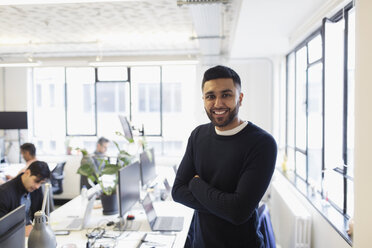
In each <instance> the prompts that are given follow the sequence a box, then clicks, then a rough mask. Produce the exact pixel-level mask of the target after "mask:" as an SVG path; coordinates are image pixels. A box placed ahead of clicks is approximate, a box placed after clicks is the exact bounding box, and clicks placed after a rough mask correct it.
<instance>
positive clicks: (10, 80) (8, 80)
mask: <svg viewBox="0 0 372 248" xmlns="http://www.w3.org/2000/svg"><path fill="white" fill-rule="evenodd" d="M0 96H1V101H0V108H1V109H2V110H3V111H27V68H6V69H4V68H3V69H2V70H1V73H0Z"/></svg>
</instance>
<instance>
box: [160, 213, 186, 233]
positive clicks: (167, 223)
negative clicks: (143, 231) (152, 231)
mask: <svg viewBox="0 0 372 248" xmlns="http://www.w3.org/2000/svg"><path fill="white" fill-rule="evenodd" d="M182 226H183V218H180V217H170V216H169V217H168V216H162V217H158V218H157V219H156V223H155V227H156V229H159V230H167V229H169V230H172V229H174V228H176V227H182ZM177 229H178V228H177Z"/></svg>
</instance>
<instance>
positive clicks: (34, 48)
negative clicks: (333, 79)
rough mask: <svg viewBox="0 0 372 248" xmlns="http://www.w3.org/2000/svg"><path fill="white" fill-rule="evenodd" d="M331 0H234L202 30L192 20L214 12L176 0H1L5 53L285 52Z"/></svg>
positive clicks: (1, 54)
mask: <svg viewBox="0 0 372 248" xmlns="http://www.w3.org/2000/svg"><path fill="white" fill-rule="evenodd" d="M326 1H330V0H259V1H257V0H230V3H228V4H223V5H222V8H219V10H218V11H219V12H221V20H219V21H217V22H219V24H218V25H219V26H220V28H219V29H220V32H219V34H217V35H213V34H212V35H210V34H209V33H208V32H207V31H208V29H207V31H206V32H207V35H205V37H202V36H203V34H202V33H200V31H199V29H200V28H199V29H198V25H197V26H195V25H196V24H197V22H200V21H203V22H205V21H206V22H207V25H209V26H210V27H211V28H210V29H211V30H212V28H215V26H218V25H217V24H215V23H213V22H211V19H210V18H209V16H213V15H209V14H208V13H207V14H206V15H205V16H206V18H204V19H201V20H196V19H195V16H194V15H193V14H192V13H191V11H190V8H189V6H188V5H183V6H181V7H179V6H177V0H132V1H130V0H126V1H124V0H122V1H120V0H114V1H104V0H101V1H99V0H80V1H79V0H76V1H74V0H67V1H65V2H68V3H63V4H61V2H63V1H62V0H44V1H40V0H39V1H37V0H32V2H33V4H22V0H13V5H3V4H9V3H4V2H12V1H0V30H1V32H0V59H2V60H3V61H7V60H9V59H11V58H17V59H18V60H20V59H27V58H29V57H33V58H39V57H43V58H46V57H57V58H58V57H77V56H78V57H83V56H92V57H97V56H98V57H103V58H105V56H156V55H167V56H185V57H190V56H200V55H203V50H208V49H209V50H210V49H211V47H215V46H217V49H219V53H220V55H222V56H224V55H225V56H227V55H230V56H231V57H233V58H242V57H252V56H254V57H265V56H270V55H272V54H280V53H283V52H285V51H286V49H288V37H289V36H290V34H291V32H293V31H294V30H295V29H296V28H297V27H298V26H300V24H301V23H302V22H304V20H306V18H309V16H311V15H312V13H313V12H314V11H315V10H316V9H318V8H319V6H321V4H322V3H324V2H326ZM1 2H3V3H1ZM43 2H44V4H42V3H43ZM45 2H47V3H46V4H45ZM53 2H54V3H53ZM23 3H30V1H28V2H27V1H25V0H23ZM35 3H38V4H35ZM204 6H206V5H204ZM207 9H209V8H207ZM212 9H213V8H212V7H211V8H210V10H212ZM208 18H209V20H208ZM208 21H209V22H208ZM214 22H216V21H214ZM204 26H205V23H204ZM207 27H208V26H207ZM204 29H205V28H204ZM195 37H199V38H196V39H195ZM216 44H217V45H216ZM215 55H216V54H215Z"/></svg>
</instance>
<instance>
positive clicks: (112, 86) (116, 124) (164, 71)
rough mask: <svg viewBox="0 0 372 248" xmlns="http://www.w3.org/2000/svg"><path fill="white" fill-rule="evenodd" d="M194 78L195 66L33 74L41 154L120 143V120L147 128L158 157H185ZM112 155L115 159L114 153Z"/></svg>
mask: <svg viewBox="0 0 372 248" xmlns="http://www.w3.org/2000/svg"><path fill="white" fill-rule="evenodd" d="M195 73H196V72H195V66H193V65H187V66H183V65H174V66H136V67H99V68H92V67H78V68H71V67H67V68H63V67H59V68H35V69H34V77H33V89H34V90H33V91H32V92H33V94H34V95H33V120H32V121H33V122H35V124H34V125H33V129H34V132H33V135H34V140H35V143H36V144H39V145H38V153H39V152H40V153H42V151H44V152H46V153H50V152H53V153H54V152H57V153H64V152H65V146H66V144H68V143H69V144H70V145H72V146H73V147H84V148H86V149H88V151H93V150H94V149H95V144H96V139H97V137H96V136H105V137H107V138H108V139H110V140H116V139H118V141H119V142H120V138H118V136H117V135H116V134H115V132H116V131H121V132H122V127H121V124H120V121H119V119H118V115H124V116H127V117H128V119H130V120H131V124H132V125H133V126H134V127H135V128H136V129H138V130H140V129H142V126H143V127H144V130H145V135H146V136H153V137H151V139H148V142H149V144H150V145H156V147H158V149H157V151H156V152H157V153H158V154H159V153H160V154H164V153H167V154H168V155H173V154H177V155H178V154H180V153H182V152H183V150H184V147H185V145H186V144H185V142H184V141H185V140H187V137H188V135H189V134H190V132H191V130H192V128H193V127H194V123H193V121H192V120H190V121H187V122H184V118H183V117H184V116H187V115H188V114H191V113H192V109H191V107H190V106H191V105H189V106H188V107H186V108H185V107H184V106H185V99H188V98H191V97H195V96H194V88H193V87H190V83H193V82H194V81H195ZM181 90H182V92H181ZM51 117H52V118H51ZM30 121H31V120H30ZM175 127H177V128H175ZM180 130H181V131H180ZM66 136H69V137H68V138H66ZM89 136H91V137H89ZM40 147H42V148H40ZM110 149H112V153H113V155H115V154H114V152H115V151H116V148H115V147H114V146H112V147H109V150H110ZM109 152H110V151H109Z"/></svg>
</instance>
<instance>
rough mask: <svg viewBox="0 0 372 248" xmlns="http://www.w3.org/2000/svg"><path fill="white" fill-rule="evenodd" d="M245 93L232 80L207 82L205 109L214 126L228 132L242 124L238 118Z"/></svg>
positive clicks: (204, 89) (205, 87) (204, 96)
mask: <svg viewBox="0 0 372 248" xmlns="http://www.w3.org/2000/svg"><path fill="white" fill-rule="evenodd" d="M242 99H243V93H241V92H240V89H238V88H236V86H235V84H234V81H233V80H232V79H231V78H218V79H213V80H209V81H206V82H205V84H204V87H203V100H204V108H205V112H206V113H207V115H208V117H209V119H210V120H211V121H212V123H213V125H215V126H216V128H217V129H218V130H220V131H226V130H230V129H233V128H235V127H237V126H238V125H239V124H240V120H239V117H238V112H239V107H240V105H241V102H242Z"/></svg>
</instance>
